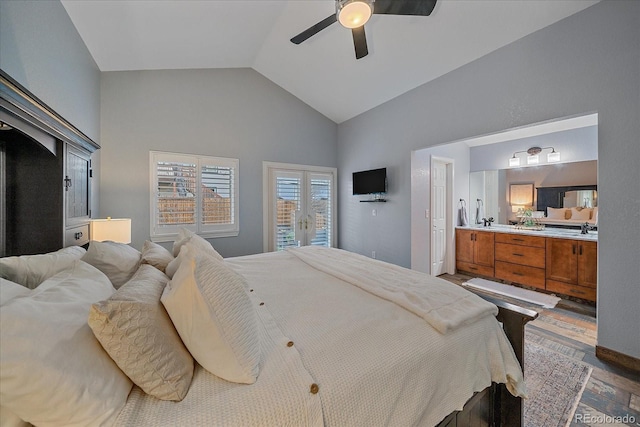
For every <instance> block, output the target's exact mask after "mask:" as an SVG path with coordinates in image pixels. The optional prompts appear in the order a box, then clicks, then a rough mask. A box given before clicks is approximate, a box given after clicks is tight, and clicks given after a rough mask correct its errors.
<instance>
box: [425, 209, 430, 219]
mask: <svg viewBox="0 0 640 427" xmlns="http://www.w3.org/2000/svg"><path fill="white" fill-rule="evenodd" d="M424 218H425V219H429V209H425V210H424Z"/></svg>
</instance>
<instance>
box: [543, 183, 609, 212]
mask: <svg viewBox="0 0 640 427" xmlns="http://www.w3.org/2000/svg"><path fill="white" fill-rule="evenodd" d="M597 189H598V186H597V185H571V186H566V187H537V188H536V210H538V211H543V212H545V213H546V212H547V208H548V207H551V208H561V207H562V199H563V198H564V194H565V193H566V192H567V191H577V190H597Z"/></svg>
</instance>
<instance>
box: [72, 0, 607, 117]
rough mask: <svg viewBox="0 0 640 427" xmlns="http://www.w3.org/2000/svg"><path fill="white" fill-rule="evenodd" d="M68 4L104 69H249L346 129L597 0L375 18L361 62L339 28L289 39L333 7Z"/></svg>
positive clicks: (128, 0)
mask: <svg viewBox="0 0 640 427" xmlns="http://www.w3.org/2000/svg"><path fill="white" fill-rule="evenodd" d="M398 1H400V0H398ZM411 1H414V0H411ZM62 3H63V5H64V7H65V9H66V10H67V13H68V14H69V16H70V17H71V20H72V21H73V23H74V25H75V26H76V28H77V29H78V32H79V34H80V36H81V37H82V39H83V40H84V42H85V44H86V45H87V48H88V49H89V51H90V52H91V54H92V55H93V58H94V59H95V61H96V63H97V64H98V67H99V68H100V70H101V71H116V70H156V69H189V68H238V67H249V68H253V69H255V70H256V71H257V72H259V73H261V74H262V75H264V76H265V77H266V78H268V79H269V80H271V81H273V82H274V83H276V84H278V85H279V86H281V87H282V88H284V89H285V90H287V91H288V92H290V93H292V94H293V95H295V96H296V97H298V98H299V99H301V100H302V101H304V102H306V103H307V104H309V105H310V106H311V107H313V108H314V109H316V110H317V111H319V112H321V113H322V114H324V115H325V116H327V117H328V118H330V119H332V120H333V121H335V122H336V123H341V122H343V121H345V120H348V119H350V118H352V117H355V116H357V115H358V114H361V113H363V112H365V111H367V110H369V109H371V108H373V107H375V106H377V105H379V104H382V103H384V102H386V101H388V100H390V99H392V98H395V97H396V96H398V95H401V94H402V93H405V92H407V91H409V90H411V89H413V88H415V87H417V86H420V85H422V84H424V83H426V82H428V81H430V80H433V79H435V78H437V77H439V76H442V75H444V74H446V73H448V72H449V71H451V70H454V69H456V68H458V67H460V66H462V65H464V64H467V63H469V62H471V61H473V60H475V59H477V58H479V57H481V56H483V55H486V54H488V53H490V52H492V51H494V50H496V49H498V48H500V47H502V46H504V45H507V44H509V43H511V42H513V41H515V40H518V39H519V38H522V37H524V36H526V35H527V34H530V33H532V32H534V31H537V30H539V29H541V28H543V27H546V26H548V25H550V24H552V23H554V22H557V21H559V20H561V19H563V18H566V17H567V16H570V15H572V14H574V13H576V12H579V11H580V10H582V9H585V8H587V7H589V6H591V5H593V4H594V3H597V0H439V1H438V3H437V4H436V7H435V9H434V10H433V13H432V14H431V16H428V17H422V16H393V15H374V16H373V17H372V18H371V20H370V21H369V22H368V23H367V24H366V26H365V30H366V36H367V41H368V47H369V55H368V56H366V57H364V58H362V59H359V60H356V58H355V55H354V48H353V41H352V36H351V31H350V30H348V29H346V28H343V27H341V26H340V25H339V24H333V25H331V26H330V27H328V28H327V29H325V30H323V31H321V32H320V33H318V34H316V35H315V36H313V37H311V38H310V39H308V40H307V41H305V42H303V43H302V44H300V45H294V44H292V43H291V42H290V41H289V39H291V37H293V36H294V35H296V34H298V33H300V32H301V31H303V30H305V29H306V28H308V27H310V26H311V25H313V24H315V23H317V22H318V21H320V20H322V19H324V18H326V17H327V16H329V15H331V14H332V13H335V3H334V1H333V0H139V1H137V0H136V1H133V0H92V1H78V0H62Z"/></svg>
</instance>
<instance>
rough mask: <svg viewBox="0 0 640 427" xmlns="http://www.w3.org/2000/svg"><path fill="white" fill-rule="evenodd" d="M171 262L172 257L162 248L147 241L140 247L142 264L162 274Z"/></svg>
mask: <svg viewBox="0 0 640 427" xmlns="http://www.w3.org/2000/svg"><path fill="white" fill-rule="evenodd" d="M171 261H173V255H171V252H169V251H168V250H167V249H166V248H165V247H164V246H161V245H159V244H157V243H154V242H150V241H149V240H147V241H145V242H144V245H143V246H142V258H141V262H142V264H149V265H152V266H154V267H155V268H157V269H158V270H160V271H162V272H163V273H164V272H165V270H166V269H167V265H169V263H170V262H171Z"/></svg>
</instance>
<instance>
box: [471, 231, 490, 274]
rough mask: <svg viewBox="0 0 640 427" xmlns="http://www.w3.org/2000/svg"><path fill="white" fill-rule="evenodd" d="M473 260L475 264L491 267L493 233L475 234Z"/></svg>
mask: <svg viewBox="0 0 640 427" xmlns="http://www.w3.org/2000/svg"><path fill="white" fill-rule="evenodd" d="M475 236H476V237H475V247H474V254H473V255H474V259H475V262H476V264H478V265H483V266H485V267H493V263H494V236H495V234H494V233H491V232H476V233H475Z"/></svg>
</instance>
